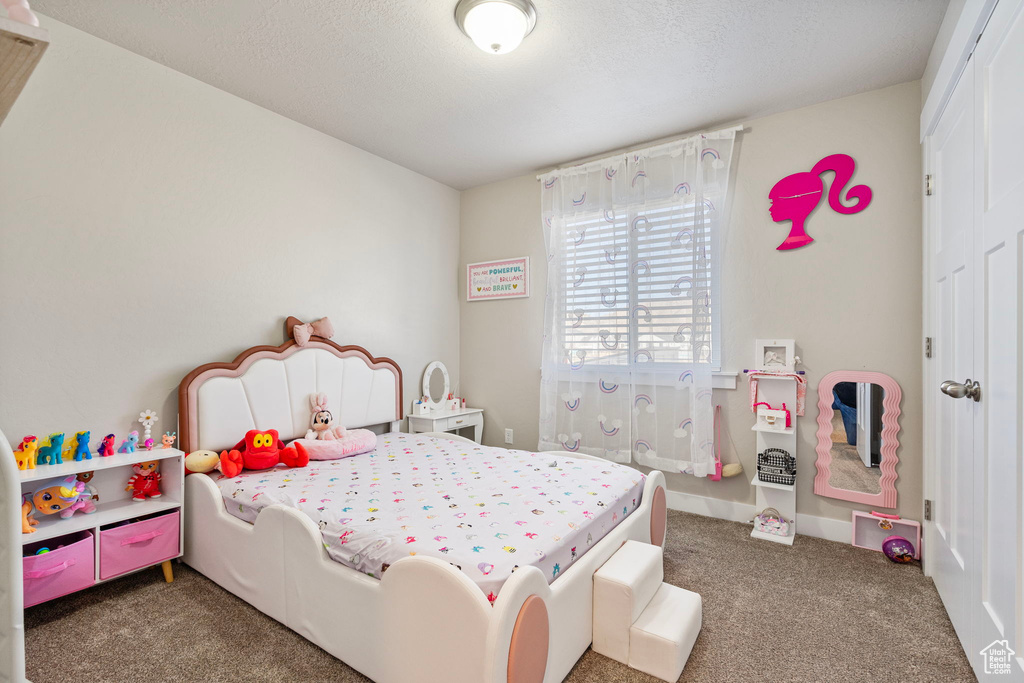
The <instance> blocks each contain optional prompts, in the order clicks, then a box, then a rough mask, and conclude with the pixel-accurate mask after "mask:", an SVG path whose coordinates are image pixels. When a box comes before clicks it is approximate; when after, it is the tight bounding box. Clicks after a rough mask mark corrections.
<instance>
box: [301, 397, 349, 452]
mask: <svg viewBox="0 0 1024 683" xmlns="http://www.w3.org/2000/svg"><path fill="white" fill-rule="evenodd" d="M309 405H310V408H311V409H312V410H313V417H311V418H310V420H309V426H310V429H309V430H308V431H307V432H306V438H307V439H319V440H321V441H334V440H335V439H340V438H342V437H344V436H345V428H344V427H341V426H338V427H334V426H332V425H333V424H334V416H333V415H331V411H329V410H327V394H310V396H309Z"/></svg>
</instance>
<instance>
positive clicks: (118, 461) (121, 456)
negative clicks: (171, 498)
mask: <svg viewBox="0 0 1024 683" xmlns="http://www.w3.org/2000/svg"><path fill="white" fill-rule="evenodd" d="M95 446H96V445H95V444H93V454H92V459H91V460H69V459H65V460H64V462H62V463H61V464H59V465H36V467H35V469H30V470H18V476H19V477H20V478H21V481H22V483H24V482H27V481H43V480H45V479H56V478H57V477H66V476H68V475H70V474H74V475H79V474H81V473H82V472H98V471H100V470H105V469H110V468H111V467H124V466H125V465H134V464H135V463H137V462H145V461H147V460H164V459H166V458H180V457H183V456H184V455H185V453H184V452H183V451H179V450H178V449H177V448H154V449H153V450H151V451H147V450H146V449H144V448H142V449H136V450H135V452H134V453H115V454H114V455H108V456H106V457H103V456H100V455H96V450H95Z"/></svg>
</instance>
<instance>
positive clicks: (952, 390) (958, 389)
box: [939, 378, 981, 403]
mask: <svg viewBox="0 0 1024 683" xmlns="http://www.w3.org/2000/svg"><path fill="white" fill-rule="evenodd" d="M939 391H941V392H942V393H944V394H945V395H946V396H952V397H953V398H964V397H965V396H966V397H967V398H971V399H974V401H975V403H977V402H978V401H980V400H981V385H980V384H978V383H977V382H972V381H971V380H970V378H968V379H967V380H965V381H964V383H963V384H960V383H959V382H954V381H953V380H951V379H947V380H946V381H945V382H943V383H942V384H940V385H939Z"/></svg>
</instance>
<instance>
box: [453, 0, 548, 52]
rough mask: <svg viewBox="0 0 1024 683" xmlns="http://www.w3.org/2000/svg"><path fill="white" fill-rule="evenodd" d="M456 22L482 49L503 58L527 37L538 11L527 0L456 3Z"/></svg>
mask: <svg viewBox="0 0 1024 683" xmlns="http://www.w3.org/2000/svg"><path fill="white" fill-rule="evenodd" d="M455 23H457V24H458V25H459V28H460V29H462V32H463V33H465V34H466V35H467V36H469V37H470V39H472V41H473V42H474V43H476V46H477V47H479V48H480V49H481V50H483V51H484V52H489V53H491V54H495V55H503V54H505V53H506V52H512V50H514V49H516V48H517V47H519V43H521V42H523V38H525V37H526V36H528V35H530V31H532V30H533V27H534V26H535V25H536V23H537V10H536V9H534V7H533V3H532V2H530V0H459V4H457V5H456V6H455Z"/></svg>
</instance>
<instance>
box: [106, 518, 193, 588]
mask: <svg viewBox="0 0 1024 683" xmlns="http://www.w3.org/2000/svg"><path fill="white" fill-rule="evenodd" d="M178 517H179V514H178V511H177V510H175V511H174V512H172V513H170V514H166V515H160V516H159V517H150V518H149V519H144V520H142V521H141V522H135V523H133V524H125V525H123V526H118V527H114V528H112V529H100V578H101V579H109V578H112V577H114V576H119V575H121V574H124V573H125V572H130V571H132V570H134V569H139V568H141V567H147V566H149V565H151V564H156V563H157V562H163V561H164V560H169V559H171V558H172V557H177V556H178Z"/></svg>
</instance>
